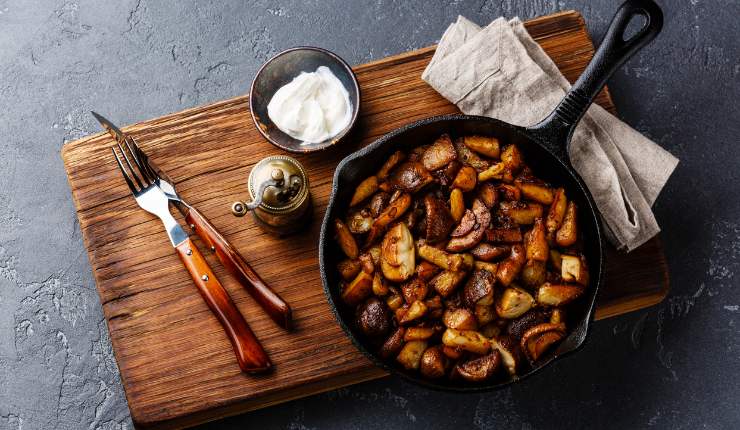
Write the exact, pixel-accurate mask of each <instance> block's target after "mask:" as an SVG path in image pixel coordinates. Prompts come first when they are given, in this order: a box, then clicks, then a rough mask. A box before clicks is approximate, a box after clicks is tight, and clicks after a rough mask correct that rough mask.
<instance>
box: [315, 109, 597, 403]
mask: <svg viewBox="0 0 740 430" xmlns="http://www.w3.org/2000/svg"><path fill="white" fill-rule="evenodd" d="M467 120H470V121H485V122H490V123H494V124H497V125H498V126H501V127H506V128H509V129H511V130H514V131H516V132H518V133H521V134H523V135H524V136H526V137H527V138H528V139H529V140H532V141H534V142H537V139H535V138H533V137H532V136H530V135H528V134H527V129H525V128H523V127H518V126H515V125H512V124H509V123H506V122H504V121H500V120H497V119H494V118H488V117H482V116H475V115H463V114H450V115H438V116H433V117H429V118H424V119H421V120H418V121H415V122H412V123H410V124H407V125H405V126H402V127H399V128H397V129H395V130H393V131H391V132H389V133H387V134H385V135H383V136H381V137H380V138H378V139H377V140H375V141H373V142H372V143H370V144H369V145H367V146H365V147H364V148H361V149H359V150H357V151H355V152H353V153H351V154H349V155H348V156H346V157H345V158H344V159H342V161H340V162H339V164H337V167H336V169H335V170H334V176H333V178H332V181H333V182H332V188H331V194H330V195H329V201H328V204H327V207H326V211H325V213H324V218H323V221H322V224H321V231H320V233H319V271H320V272H321V282H322V286H323V289H324V295H325V296H326V299H327V301H328V302H329V307H330V308H331V311H332V313H333V314H334V319H335V320H336V321H337V323H338V324H339V326H340V327H341V328H342V330H343V331H344V333H345V335H346V336H347V337H349V339H350V341H351V342H352V344H353V345H354V346H355V347H356V348H357V349H358V350H359V351H360V352H361V353H362V354H363V355H364V356H365V357H367V358H368V359H369V360H370V361H371V362H372V363H373V364H374V365H376V366H377V367H379V368H381V369H383V370H385V371H386V372H388V373H391V374H394V375H399V376H401V377H402V378H403V379H405V380H406V381H409V382H411V383H413V384H416V385H419V386H422V387H425V388H430V389H433V390H437V391H447V392H460V393H475V392H486V391H494V390H498V389H501V388H504V387H507V386H509V385H510V384H512V383H515V382H519V381H522V380H524V379H527V378H529V377H530V376H532V375H534V374H536V373H539V372H540V371H542V370H543V369H545V368H547V367H549V365H550V364H551V363H552V362H553V361H556V360H559V359H562V358H563V357H566V356H569V355H570V354H572V353H574V352H577V351H579V350H580V349H581V348H583V346H584V344H585V343H586V341H587V340H588V337H589V335H590V331H591V330H590V329H591V324H592V323H593V320H594V309H595V304H596V298H597V297H598V294H599V290H600V287H601V285H602V284H603V276H604V268H605V259H604V255H605V250H604V246H603V235H602V227H601V225H600V219H599V218H598V213H595V215H596V216H597V218H596V219H595V222H596V230H597V231H596V235H597V237H595V238H593V239H594V240H595V241H598V244H599V258H598V266H599V267H598V273H597V276H594V277H592V283H593V286H592V287H591V288H593V289H594V292H593V295H592V296H591V300H590V302H588V303H587V305H586V309H587V313H586V315H584V317H585V321H584V322H582V323H581V324H582V327H577V328H574V330H573V332H571V334H574V333H575V332H576V331H577V330H582V337H581V339H580V341H578V344H577V345H576V346H574V347H572V348H570V349H566V350H565V351H562V352H560V353H553V354H550V355H549V357H548V358H547V359H545V360H543V361H542V362H541V363H540V364H539V365H538V366H537V367H536V368H534V369H532V370H530V371H529V372H527V373H525V374H523V375H521V376H520V375H516V376H513V377H511V378H510V379H508V380H505V381H501V382H495V383H490V384H487V385H469V386H454V385H445V384H440V383H437V382H435V381H432V380H427V379H424V378H422V377H421V376H413V375H410V374H407V373H405V372H402V371H400V370H399V369H396V368H394V367H393V366H391V365H389V364H388V363H387V362H386V361H384V360H381V359H380V358H378V357H377V356H376V355H375V354H373V353H372V352H370V351H369V350H368V349H367V348H366V347H365V345H364V344H363V343H362V342H361V341H360V340H359V339H358V338H357V337H356V336H355V335H354V333H353V331H352V329H351V328H350V327H349V326H348V325H347V323H345V321H344V319H343V318H342V316H341V315H340V313H339V308H338V306H341V305H342V304H341V303H335V301H334V299H333V296H332V292H331V285H329V280H328V278H327V270H332V268H329V267H327V262H326V258H327V256H326V252H325V249H326V247H327V241H328V240H331V232H330V231H329V225H330V219H329V215H330V214H331V212H332V209H333V207H334V205H335V203H336V202H335V200H336V195H337V192H338V187H337V184H338V181H339V177H340V174H341V173H342V171H343V170H344V169H345V167H346V165H347V164H348V163H350V162H351V161H354V160H356V159H358V158H363V157H365V156H366V155H368V154H370V153H372V152H374V151H376V150H378V149H380V148H381V147H382V146H383V145H385V144H386V143H388V142H389V141H391V140H393V139H394V138H396V137H397V136H398V135H400V134H403V133H405V132H407V131H408V130H410V129H413V128H416V127H420V126H424V125H428V124H431V123H434V122H444V121H467ZM537 143H538V142H537ZM553 160H558V161H560V160H559V159H558V158H557V157H555V156H554V155H553ZM561 164H564V166H565V167H566V168H567V169H568V170H570V171H571V173H573V174H574V175H575V178H576V180H577V181H578V182H579V183H580V185H581V186H583V187H585V184H583V181H582V179H581V178H580V176H579V175H578V173H577V172H575V170H574V169H572V167H570V166H567V165H565V163H562V162H561ZM584 189H585V190H587V188H584ZM585 196H586V198H587V199H588V200H589V203H590V204H592V205H593V198H592V196H591V195H590V193H588V191H586V195H585ZM566 339H568V338H566Z"/></svg>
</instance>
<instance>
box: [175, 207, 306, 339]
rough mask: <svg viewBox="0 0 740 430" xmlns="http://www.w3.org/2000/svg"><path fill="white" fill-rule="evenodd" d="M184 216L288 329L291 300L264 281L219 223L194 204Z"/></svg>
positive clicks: (250, 290)
mask: <svg viewBox="0 0 740 430" xmlns="http://www.w3.org/2000/svg"><path fill="white" fill-rule="evenodd" d="M185 220H186V221H187V223H188V224H190V227H191V228H192V229H193V230H195V233H196V234H197V235H198V237H200V238H201V240H202V241H203V242H204V243H205V244H206V245H208V246H209V247H210V248H211V250H212V251H214V252H215V253H216V256H217V257H218V259H219V260H220V261H221V264H223V265H224V267H226V269H227V270H228V271H229V272H230V273H231V274H232V276H234V277H235V278H236V279H238V280H239V282H240V283H241V284H242V285H243V286H244V288H245V289H246V290H247V292H248V293H249V294H250V295H251V296H252V297H253V298H254V299H255V300H256V301H257V303H259V305H260V306H261V307H262V309H264V310H265V312H266V313H267V314H268V315H269V316H270V318H272V320H273V321H275V323H276V324H277V325H279V326H280V327H283V328H285V329H286V330H289V329H290V328H291V325H292V321H293V316H292V311H291V309H290V306H289V305H288V303H286V302H285V300H283V299H282V297H280V296H279V295H278V294H277V293H276V292H275V291H273V290H272V289H271V288H270V287H268V286H267V284H265V282H264V281H263V280H262V278H260V277H259V275H258V274H257V272H255V271H254V270H253V269H252V268H251V267H250V266H249V264H247V262H246V261H245V260H244V258H242V256H241V255H239V253H238V252H236V250H235V249H234V247H233V246H231V244H230V243H229V241H227V240H226V239H225V238H224V237H223V236H222V235H221V234H220V233H219V232H218V230H216V227H214V226H213V224H211V223H210V222H209V221H208V219H207V218H206V217H205V216H203V214H201V213H200V212H198V210H196V209H195V208H192V207H191V208H190V210H189V211H188V213H187V215H186V216H185Z"/></svg>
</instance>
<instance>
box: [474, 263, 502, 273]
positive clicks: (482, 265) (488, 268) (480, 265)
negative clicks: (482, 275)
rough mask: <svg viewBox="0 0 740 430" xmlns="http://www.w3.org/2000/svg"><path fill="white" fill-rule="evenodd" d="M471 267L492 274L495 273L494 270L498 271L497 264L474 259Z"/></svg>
mask: <svg viewBox="0 0 740 430" xmlns="http://www.w3.org/2000/svg"><path fill="white" fill-rule="evenodd" d="M473 268H474V269H476V270H485V271H487V272H488V273H490V274H492V275H494V276H495V275H496V272H498V264H496V263H489V262H487V261H478V260H475V263H473Z"/></svg>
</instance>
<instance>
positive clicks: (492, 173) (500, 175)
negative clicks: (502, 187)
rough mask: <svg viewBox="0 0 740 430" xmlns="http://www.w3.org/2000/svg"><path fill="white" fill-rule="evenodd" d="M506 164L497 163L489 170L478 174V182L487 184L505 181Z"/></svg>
mask: <svg viewBox="0 0 740 430" xmlns="http://www.w3.org/2000/svg"><path fill="white" fill-rule="evenodd" d="M506 172H507V169H506V164H504V163H503V162H500V163H496V164H494V165H493V166H491V167H489V168H488V169H486V170H484V171H482V172H479V173H478V181H479V182H485V181H490V180H497V181H503V180H504V177H505V176H506Z"/></svg>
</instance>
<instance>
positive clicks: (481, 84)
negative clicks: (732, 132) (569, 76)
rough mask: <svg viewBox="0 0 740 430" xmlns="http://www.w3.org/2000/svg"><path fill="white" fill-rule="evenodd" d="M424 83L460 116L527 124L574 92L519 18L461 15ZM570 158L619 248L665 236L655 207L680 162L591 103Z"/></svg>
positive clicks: (633, 246)
mask: <svg viewBox="0 0 740 430" xmlns="http://www.w3.org/2000/svg"><path fill="white" fill-rule="evenodd" d="M422 79H424V80H425V81H426V82H427V83H428V84H429V85H431V86H432V87H433V88H434V89H435V90H437V91H438V92H439V93H440V94H442V95H443V96H444V97H445V98H446V99H448V100H450V101H451V102H452V103H455V104H456V105H457V106H458V108H460V110H461V111H462V112H463V113H466V114H473V115H483V116H488V117H493V118H498V119H500V120H503V121H506V122H509V123H513V124H517V125H522V126H529V125H533V124H536V123H538V122H539V121H540V120H542V119H543V118H545V117H546V116H547V115H548V114H549V113H550V112H551V111H552V110H553V109H554V108H555V106H557V104H558V103H559V102H560V100H561V99H562V98H563V96H565V93H566V92H567V91H568V89H570V84H569V83H568V81H567V80H566V79H565V77H563V75H562V74H561V73H560V71H559V70H558V68H557V66H556V65H555V63H553V61H552V60H551V59H550V57H548V56H547V54H546V53H545V51H543V50H542V48H541V47H540V46H539V45H538V44H537V43H536V42H535V41H534V40H533V39H532V37H531V36H530V35H529V34H528V33H527V30H526V29H525V28H524V25H523V24H522V22H521V21H520V20H519V19H518V18H514V19H512V20H510V21H506V20H505V19H503V18H499V19H497V20H495V21H493V22H492V23H491V24H489V25H488V26H487V27H485V28H483V29H481V28H480V27H478V26H477V25H476V24H474V23H472V22H470V21H468V20H467V19H465V18H464V17H462V16H461V17H458V19H457V22H455V23H454V24H452V25H450V27H449V28H448V29H447V31H445V33H444V35H443V36H442V40H440V42H439V45H438V47H437V50H436V52H435V54H434V57H433V58H432V60H431V62H430V63H429V65H428V66H427V68H426V70H424V73H423V74H422ZM570 159H571V162H572V163H573V167H575V169H576V170H577V171H578V172H579V173H580V174H581V176H582V177H583V180H584V181H585V182H586V185H587V186H588V188H589V190H590V191H591V194H593V196H594V200H595V201H596V205H597V206H598V207H599V211H600V212H601V215H602V219H603V220H604V224H605V225H606V226H607V227H608V228H607V233H608V236H609V239H610V240H611V242H612V243H613V244H614V245H615V246H616V247H617V248H619V249H622V250H626V251H631V250H633V249H635V248H637V247H638V246H640V245H642V244H643V243H645V242H646V241H647V240H649V239H650V238H651V237H653V236H655V235H656V234H657V233H658V232H659V231H660V228H659V227H658V223H657V222H656V220H655V216H654V215H653V212H652V210H651V208H650V207H651V206H652V204H653V203H654V202H655V199H656V198H657V197H658V194H659V193H660V191H661V189H662V188H663V185H665V183H666V181H667V180H668V178H669V177H670V175H671V173H672V172H673V170H674V169H675V168H676V165H677V164H678V159H677V158H675V157H674V156H672V155H671V154H669V153H668V152H667V151H665V150H664V149H662V148H661V147H660V146H658V145H657V144H655V143H654V142H652V141H650V140H649V139H647V138H646V137H645V136H643V135H641V134H640V133H638V132H637V131H636V130H634V129H633V128H631V127H630V126H628V125H627V124H625V123H623V122H622V121H620V120H619V119H618V118H616V117H615V116H613V115H611V114H610V113H609V112H607V111H605V110H604V109H603V108H601V107H600V106H598V105H593V106H591V108H589V110H588V112H587V113H586V115H585V116H584V117H583V119H582V120H581V122H580V124H579V125H578V127H577V128H576V131H575V133H574V135H573V140H572V142H571V145H570Z"/></svg>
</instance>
